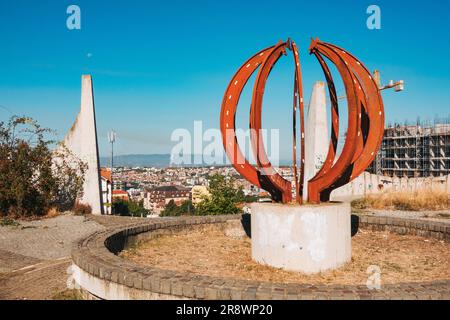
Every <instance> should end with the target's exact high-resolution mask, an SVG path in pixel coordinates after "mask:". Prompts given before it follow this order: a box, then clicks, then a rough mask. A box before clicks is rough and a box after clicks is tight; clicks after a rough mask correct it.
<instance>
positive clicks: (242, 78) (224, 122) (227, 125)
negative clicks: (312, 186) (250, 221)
mask: <svg viewBox="0 0 450 320" xmlns="http://www.w3.org/2000/svg"><path fill="white" fill-rule="evenodd" d="M272 49H273V46H272V47H269V48H266V49H264V50H262V51H260V52H258V53H257V54H255V55H254V56H253V57H251V58H250V59H249V60H247V61H246V62H245V63H244V64H243V65H242V66H241V67H240V68H239V70H238V71H237V72H236V74H235V75H234V76H233V78H232V79H231V81H230V83H229V85H228V87H227V90H226V91H225V95H224V97H223V100H222V108H221V112H220V130H221V133H222V142H223V146H224V149H225V152H226V154H227V156H228V159H229V160H230V162H231V164H232V165H233V167H234V168H235V169H236V171H237V172H238V173H239V174H240V175H242V176H243V177H244V178H245V179H247V180H248V181H249V182H250V183H252V184H253V185H255V186H257V187H258V188H264V189H266V188H270V186H267V185H266V184H267V181H266V180H267V179H264V178H261V174H260V173H259V171H258V170H256V169H255V168H254V167H253V166H252V165H251V164H250V163H249V162H248V160H247V159H246V158H245V157H244V155H243V154H242V152H241V150H240V148H239V145H238V143H237V138H236V132H235V129H236V126H235V117H236V109H237V105H238V102H239V98H240V96H241V93H242V90H243V89H244V87H245V85H246V83H247V81H248V79H249V78H250V77H251V76H252V74H253V73H254V72H255V70H256V69H257V68H258V67H259V65H260V64H261V63H262V61H264V60H265V55H267V54H268V52H270V51H271V50H272ZM275 197H276V196H275Z"/></svg>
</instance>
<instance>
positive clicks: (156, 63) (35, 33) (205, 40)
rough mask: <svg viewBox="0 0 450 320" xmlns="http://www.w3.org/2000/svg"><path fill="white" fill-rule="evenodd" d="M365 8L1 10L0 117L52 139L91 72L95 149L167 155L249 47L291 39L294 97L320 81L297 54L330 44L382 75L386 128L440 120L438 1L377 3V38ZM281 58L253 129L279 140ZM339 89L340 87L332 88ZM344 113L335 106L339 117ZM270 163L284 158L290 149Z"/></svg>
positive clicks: (285, 134) (211, 108)
mask: <svg viewBox="0 0 450 320" xmlns="http://www.w3.org/2000/svg"><path fill="white" fill-rule="evenodd" d="M71 4H76V5H78V6H79V7H80V9H81V21H82V23H81V30H68V29H67V27H66V19H67V17H68V15H67V13H66V9H67V7H68V6H69V5H71ZM370 4H372V3H369V2H364V1H363V2H357V3H355V2H354V1H350V0H347V1H341V2H339V3H337V2H335V1H325V2H321V3H312V2H310V1H283V0H282V1H277V2H276V4H275V5H274V4H273V2H272V1H258V3H257V4H256V3H254V2H250V1H248V2H242V1H237V0H236V1H234V0H231V1H227V2H224V3H219V2H217V1H195V2H187V1H172V2H164V3H151V2H143V1H136V0H132V1H114V2H112V3H106V2H100V1H86V0H79V1H76V2H75V3H72V2H68V1H58V2H55V1H40V2H39V3H37V2H31V1H24V0H18V1H15V2H14V3H8V2H1V3H0V12H1V13H0V15H1V18H2V19H0V37H1V38H2V40H3V41H2V50H1V51H0V72H1V75H2V77H1V78H0V121H4V120H6V119H7V118H8V117H10V116H11V115H12V114H17V115H27V116H31V117H33V118H35V119H36V120H38V121H39V122H40V123H41V124H42V125H43V126H46V127H50V128H52V129H55V130H57V132H58V138H59V139H62V138H63V137H64V135H65V134H66V132H67V130H68V129H69V128H70V126H71V124H72V123H73V121H74V120H75V117H76V115H77V113H78V111H79V105H80V85H81V75H82V74H92V77H93V83H94V97H95V105H96V112H97V127H98V139H99V149H100V154H101V155H102V156H107V155H108V154H109V145H108V140H107V132H108V131H109V130H111V129H114V130H115V131H116V132H117V143H116V145H115V153H116V154H117V155H121V154H169V153H170V151H171V148H172V147H173V145H174V144H175V143H173V142H171V141H170V136H171V133H172V131H173V130H175V129H177V128H186V129H188V130H193V125H194V121H197V120H202V121H203V127H204V128H205V129H207V128H217V127H218V125H219V113H220V104H221V100H222V96H223V93H224V91H225V89H226V86H227V85H228V81H229V80H230V79H231V77H232V75H233V74H234V72H235V71H236V70H237V68H238V67H239V66H240V65H241V64H242V63H243V62H244V61H245V59H247V58H248V56H249V55H250V54H253V53H254V52H256V51H257V50H260V49H263V48H265V47H268V46H270V45H273V44H275V43H276V42H277V41H278V40H280V39H282V40H286V39H287V38H288V37H291V38H293V39H294V40H295V41H296V43H297V44H298V45H299V46H300V48H301V60H302V71H303V76H304V95H305V97H307V100H309V95H310V92H311V88H312V85H313V84H314V82H315V81H316V80H323V75H322V72H321V70H320V67H319V65H318V64H317V62H316V61H315V59H314V58H313V57H310V56H309V55H308V53H307V48H308V46H309V41H310V38H311V37H319V38H320V39H322V40H324V41H329V42H333V43H336V44H337V45H339V46H342V47H344V48H346V49H347V50H348V51H349V52H351V53H353V54H355V55H356V56H357V57H358V58H359V59H360V60H362V61H363V62H364V63H365V64H366V66H367V67H368V68H369V69H370V70H372V71H373V70H374V69H378V70H380V71H381V76H382V80H383V82H387V81H388V80H391V79H392V80H399V79H403V80H405V88H406V90H405V91H404V92H401V93H398V94H396V93H394V92H392V91H389V92H384V93H383V98H384V102H385V108H386V116H387V119H386V123H389V122H395V121H398V122H403V121H405V120H409V121H414V120H415V119H416V118H417V117H421V118H422V119H431V120H432V119H433V118H434V117H435V116H440V117H447V116H448V114H449V113H450V112H449V111H448V110H450V91H449V90H448V88H450V78H449V71H450V61H448V59H447V58H448V56H450V43H449V41H448V40H447V39H450V22H449V21H448V18H447V16H446V15H447V12H448V11H449V9H450V3H448V1H433V3H423V4H419V3H415V2H413V3H411V2H409V1H403V0H401V1H395V2H389V1H377V2H376V4H377V5H379V7H380V8H381V19H382V20H381V21H382V24H381V26H382V28H381V30H369V29H368V28H367V27H366V19H367V17H368V15H367V14H366V9H367V7H368V6H369V5H370ZM291 67H292V66H291V60H290V59H280V61H279V63H278V64H277V65H276V66H275V68H274V70H273V73H272V75H271V77H270V78H269V82H268V89H267V93H266V95H265V100H264V108H265V113H264V115H263V125H264V127H266V128H268V129H270V128H275V129H280V136H281V138H282V139H290V134H291V127H290V126H289V125H287V124H290V123H291V114H290V110H291V104H292V83H291V81H292V80H291V79H292V68H291ZM251 86H252V84H250V83H249V85H248V87H247V88H246V90H245V91H244V95H243V98H242V102H241V105H240V108H239V111H238V114H237V119H236V121H237V126H238V127H241V128H244V129H246V128H247V125H248V114H247V112H248V108H247V107H245V106H244V105H243V104H245V103H249V94H250V92H251ZM338 93H340V94H341V93H342V88H340V87H338ZM343 112H345V108H344V109H343ZM285 145H286V146H284V145H283V146H282V148H281V150H280V158H281V159H289V158H290V153H291V151H290V142H289V143H286V144H285Z"/></svg>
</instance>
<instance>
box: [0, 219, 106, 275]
mask: <svg viewBox="0 0 450 320" xmlns="http://www.w3.org/2000/svg"><path fill="white" fill-rule="evenodd" d="M102 229H104V227H103V226H102V225H100V224H98V223H96V222H94V221H92V220H90V219H87V218H85V217H83V216H74V215H62V216H58V217H56V218H51V219H44V220H38V221H30V222H23V221H21V222H20V225H19V226H15V227H14V226H3V227H0V250H4V251H10V252H14V253H15V254H19V255H23V256H27V257H32V258H37V259H41V260H51V259H58V258H62V257H69V256H70V251H71V249H72V244H73V243H74V242H75V241H76V240H78V239H80V238H83V237H86V236H87V235H89V234H91V233H93V232H95V231H99V230H102ZM0 261H1V260H0ZM0 268H1V266H0Z"/></svg>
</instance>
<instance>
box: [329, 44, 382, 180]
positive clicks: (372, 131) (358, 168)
mask: <svg viewBox="0 0 450 320" xmlns="http://www.w3.org/2000/svg"><path fill="white" fill-rule="evenodd" d="M327 46H328V47H330V48H333V49H334V50H335V51H340V52H341V54H342V55H343V57H344V59H345V60H346V61H347V62H348V64H349V65H350V68H352V71H353V73H354V75H355V76H356V78H357V79H358V84H359V87H358V90H359V92H360V95H362V96H363V97H362V98H361V103H362V104H363V110H362V114H361V118H362V119H361V128H360V132H361V137H362V139H363V141H364V148H363V150H362V152H361V154H360V155H359V157H358V158H357V159H355V161H354V166H353V171H352V175H351V176H350V181H351V180H353V179H354V178H356V177H358V176H359V175H360V174H361V173H363V172H364V171H365V170H366V168H367V167H368V166H369V165H370V164H371V163H372V162H373V160H374V159H375V157H376V153H377V151H378V149H379V147H380V145H381V142H382V139H383V134H384V107H383V101H382V99H381V95H380V90H379V88H378V85H377V83H376V82H375V80H374V79H373V77H372V75H371V73H370V71H369V70H368V69H367V68H365V67H364V65H363V64H362V63H361V62H360V61H359V60H358V59H357V58H356V57H354V56H353V55H351V54H350V53H348V52H346V51H344V50H343V49H342V48H339V47H338V46H335V45H333V44H327ZM348 182H349V181H348ZM344 184H345V183H344V182H343V184H341V185H340V186H342V185H344Z"/></svg>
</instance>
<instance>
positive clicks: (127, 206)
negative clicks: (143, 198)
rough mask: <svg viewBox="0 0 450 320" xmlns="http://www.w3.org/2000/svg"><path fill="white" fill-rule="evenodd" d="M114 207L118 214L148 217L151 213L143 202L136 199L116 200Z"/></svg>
mask: <svg viewBox="0 0 450 320" xmlns="http://www.w3.org/2000/svg"><path fill="white" fill-rule="evenodd" d="M113 207H114V215H118V216H132V217H146V216H147V215H148V214H149V213H150V211H149V210H147V209H145V208H144V207H143V205H142V203H140V202H136V201H125V200H122V199H119V200H114V203H113Z"/></svg>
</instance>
